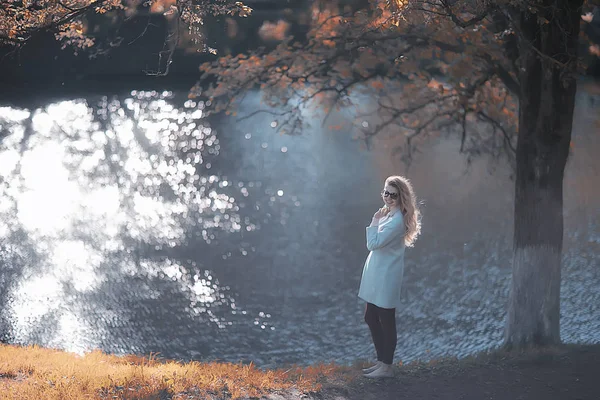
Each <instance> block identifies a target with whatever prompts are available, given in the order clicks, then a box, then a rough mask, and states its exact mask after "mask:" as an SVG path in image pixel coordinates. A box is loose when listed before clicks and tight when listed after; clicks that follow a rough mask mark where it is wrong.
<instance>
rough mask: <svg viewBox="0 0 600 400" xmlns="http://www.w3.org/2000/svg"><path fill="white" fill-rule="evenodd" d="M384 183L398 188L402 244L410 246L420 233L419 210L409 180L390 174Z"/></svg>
mask: <svg viewBox="0 0 600 400" xmlns="http://www.w3.org/2000/svg"><path fill="white" fill-rule="evenodd" d="M385 184H386V185H389V186H391V187H393V188H396V190H398V193H400V196H398V208H399V209H400V211H401V212H402V216H403V218H404V228H405V234H404V244H405V246H407V247H412V246H413V245H414V243H415V241H416V240H417V236H419V234H420V233H421V212H420V211H419V204H418V202H417V196H415V192H414V190H413V187H412V185H411V183H410V181H409V180H408V179H407V178H405V177H404V176H399V175H396V176H390V177H388V178H387V179H386V180H385Z"/></svg>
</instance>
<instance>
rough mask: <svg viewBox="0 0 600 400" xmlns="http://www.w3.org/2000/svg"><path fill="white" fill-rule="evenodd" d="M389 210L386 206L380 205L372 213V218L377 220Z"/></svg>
mask: <svg viewBox="0 0 600 400" xmlns="http://www.w3.org/2000/svg"><path fill="white" fill-rule="evenodd" d="M389 212H390V209H389V208H387V207H381V208H380V209H379V210H377V212H376V213H375V214H374V215H373V220H377V221H378V222H379V220H380V219H381V218H383V217H385V216H386V215H388V213H389Z"/></svg>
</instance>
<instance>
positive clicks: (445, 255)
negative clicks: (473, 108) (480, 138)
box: [0, 90, 600, 367]
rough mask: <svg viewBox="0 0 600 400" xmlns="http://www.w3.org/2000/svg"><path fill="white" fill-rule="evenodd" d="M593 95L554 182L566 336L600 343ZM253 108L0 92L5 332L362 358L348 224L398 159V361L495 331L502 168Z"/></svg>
mask: <svg viewBox="0 0 600 400" xmlns="http://www.w3.org/2000/svg"><path fill="white" fill-rule="evenodd" d="M595 98H596V103H595V104H596V105H594V104H592V103H591V100H592V99H593V96H592V95H590V94H589V93H581V94H580V96H579V100H578V107H577V114H576V119H575V130H574V139H573V142H574V147H573V154H572V158H571V159H570V161H569V165H568V170H567V177H566V181H565V202H566V205H565V247H564V263H563V284H562V292H561V296H562V303H561V307H562V309H561V313H562V328H561V335H562V338H563V340H564V341H567V342H579V343H597V342H599V341H600V269H599V260H600V217H599V215H600V213H599V211H600V210H599V209H600V185H598V182H599V178H598V177H599V176H600V163H599V162H598V161H597V154H598V153H599V152H600V136H599V135H598V133H597V131H598V127H597V125H594V120H595V118H596V115H597V114H598V110H599V108H598V105H597V104H598V96H597V95H595ZM253 102H254V103H253ZM253 104H254V105H255V106H256V105H257V104H258V99H256V98H255V99H254V100H253V99H250V100H249V104H248V105H247V107H248V110H250V109H251V106H252V105H253ZM243 111H244V110H242V112H243ZM270 124H271V120H269V119H268V118H267V117H257V118H254V119H252V120H246V121H243V122H236V121H235V119H233V118H225V117H223V118H221V119H219V120H215V121H213V123H212V124H211V125H210V126H209V125H208V123H207V122H206V120H205V119H204V104H203V103H197V102H193V101H189V100H187V99H186V93H170V92H164V93H163V92H154V91H140V90H133V91H131V93H128V94H126V95H115V96H111V97H102V96H92V95H91V96H88V97H87V98H73V99H69V100H64V101H54V102H48V104H46V105H45V106H44V107H40V108H33V109H24V108H15V107H11V106H0V126H1V132H2V141H1V143H0V176H1V181H0V196H1V197H2V203H1V204H0V250H1V251H0V263H1V265H2V271H3V272H2V275H1V276H0V285H1V286H0V293H2V295H1V296H2V297H1V298H0V300H1V301H2V303H3V306H2V315H1V319H0V324H2V326H3V330H4V332H5V340H7V341H9V342H11V343H20V344H32V343H37V344H40V345H43V346H50V347H57V348H61V349H66V350H69V351H74V352H79V353H82V352H86V351H89V350H92V349H96V348H99V349H102V350H104V351H107V352H112V353H116V354H126V353H137V354H149V353H150V352H154V353H156V352H159V353H160V355H161V356H163V357H168V358H177V359H186V360H188V359H196V360H214V359H218V360H224V361H232V362H237V361H244V362H249V361H252V362H254V363H255V364H257V365H259V366H264V367H272V366H278V365H284V364H289V363H298V364H310V363H315V362H321V361H323V362H330V361H336V362H340V363H351V362H353V361H354V360H356V359H357V358H372V356H373V349H372V345H371V342H370V337H369V333H368V329H367V327H366V325H365V324H364V322H363V319H362V318H363V317H362V315H363V309H364V304H363V303H362V301H360V300H359V299H358V298H357V296H356V293H357V290H358V285H359V280H360V275H361V272H362V265H363V261H364V259H365V257H366V255H367V250H366V248H365V245H364V241H365V238H364V227H365V225H366V224H368V223H369V221H370V217H371V215H372V214H373V212H374V211H375V210H376V209H377V207H378V206H379V202H380V200H379V195H378V193H379V190H380V188H381V185H382V181H383V179H384V178H385V177H386V176H387V175H390V174H395V173H407V174H408V176H409V177H410V178H411V179H412V180H413V182H414V185H415V189H416V191H417V194H418V195H419V197H420V199H421V200H423V202H424V205H423V214H424V218H423V235H422V237H421V238H420V239H419V240H418V242H417V244H416V247H415V248H414V249H410V250H408V251H407V255H406V273H405V282H404V285H403V291H404V292H403V293H404V295H403V297H404V302H405V306H403V307H402V308H400V309H398V312H397V321H398V347H397V353H396V354H397V360H403V361H411V360H414V359H429V358H432V357H437V356H442V355H456V356H466V355H468V354H471V353H473V352H477V351H481V350H485V349H488V348H490V347H493V346H496V345H498V344H500V343H501V340H502V329H503V323H504V314H505V307H506V302H507V296H508V284H509V279H510V262H511V235H512V199H513V188H512V182H511V180H510V178H509V175H510V174H509V172H508V168H506V167H505V166H503V165H502V164H494V163H493V162H491V161H490V160H487V159H485V158H482V159H479V160H476V161H475V162H474V163H473V164H472V165H471V166H470V167H469V168H467V165H466V162H465V160H464V157H463V156H461V155H460V154H458V151H457V150H458V143H456V142H454V141H452V140H442V141H439V142H436V143H431V144H430V145H428V146H426V148H423V149H422V150H423V152H422V154H420V155H419V156H418V157H417V159H416V160H415V162H414V164H413V165H411V167H410V169H409V170H408V171H406V170H405V167H404V166H403V165H402V164H401V163H400V162H399V161H397V160H396V159H395V158H393V157H392V156H391V148H392V147H393V143H389V142H387V143H383V142H381V143H379V144H378V145H376V146H375V148H374V149H371V150H365V149H363V148H361V146H360V143H359V142H356V141H353V140H352V139H351V137H350V135H349V134H348V133H346V132H341V131H331V130H328V129H327V128H321V127H320V125H319V123H318V122H317V123H315V124H314V126H313V127H312V128H309V129H307V130H306V131H305V132H304V134H303V135H301V136H284V135H279V134H277V133H275V131H274V130H273V129H272V127H271V125H270Z"/></svg>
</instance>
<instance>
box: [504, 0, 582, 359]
mask: <svg viewBox="0 0 600 400" xmlns="http://www.w3.org/2000/svg"><path fill="white" fill-rule="evenodd" d="M539 3H542V2H539ZM539 3H536V4H539ZM581 3H582V1H581V0H578V1H566V0H555V1H545V2H544V4H543V6H545V7H544V10H543V14H541V15H540V13H537V14H535V13H532V12H529V11H521V12H520V13H519V21H518V25H519V26H518V35H519V56H520V58H519V69H520V71H519V80H520V85H521V93H520V102H519V103H520V104H519V136H518V142H517V173H516V183H515V184H516V187H515V210H514V238H513V266H512V267H513V270H512V282H511V287H510V297H509V303H508V314H507V320H506V327H505V337H504V342H505V346H506V347H508V348H524V347H532V346H543V345H552V344H557V343H560V283H561V258H562V243H563V176H564V170H565V165H566V162H567V157H568V154H569V146H570V142H571V129H572V123H573V111H574V107H575V94H576V76H575V71H576V64H577V43H578V35H579V24H580V6H581Z"/></svg>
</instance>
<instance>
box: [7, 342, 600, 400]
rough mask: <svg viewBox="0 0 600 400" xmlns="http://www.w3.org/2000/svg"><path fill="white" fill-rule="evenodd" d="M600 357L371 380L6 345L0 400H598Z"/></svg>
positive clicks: (556, 357)
mask: <svg viewBox="0 0 600 400" xmlns="http://www.w3.org/2000/svg"><path fill="white" fill-rule="evenodd" d="M597 360H600V345H592V346H575V345H568V346H561V347H556V348H551V349H543V350H532V351H528V352H511V353H507V352H503V351H493V352H489V353H482V354H478V355H475V356H472V357H468V358H464V359H460V360H457V359H453V358H445V359H440V360H434V361H429V362H413V363H410V364H407V365H397V366H396V377H395V378H394V379H391V380H385V381H375V382H373V381H369V380H366V379H364V378H362V377H361V374H360V367H361V366H363V363H362V362H357V363H356V365H354V366H352V367H342V366H336V365H333V364H332V365H317V366H312V367H306V368H287V369H281V370H269V371H263V370H261V369H258V368H256V367H254V366H253V365H242V364H228V363H199V362H190V363H182V362H171V361H160V360H157V359H155V358H152V357H150V358H141V357H136V356H126V357H117V356H113V355H107V354H103V353H101V352H98V351H97V352H92V353H88V354H86V355H84V356H78V355H76V354H72V353H67V352H63V351H58V350H52V349H45V348H40V347H36V346H33V347H20V346H11V345H0V399H19V400H39V399H44V400H52V399H61V400H66V399H147V400H149V399H157V400H158V399H161V400H163V399H203V400H206V399H239V398H270V399H290V400H296V399H301V398H302V399H315V400H316V399H321V400H323V399H325V400H330V399H331V400H333V399H336V400H368V399H371V398H372V399H381V398H386V399H388V398H390V399H404V398H406V399H416V398H423V399H425V398H443V399H446V398H447V399H473V400H475V399H477V400H480V399H483V398H486V399H510V400H514V399H517V398H520V399H536V400H537V399H541V398H544V399H545V400H553V399H560V400H563V399H566V398H570V399H580V400H587V399H590V400H591V399H594V400H597V399H599V398H600V386H598V385H597V384H596V383H597V379H598V378H597V377H598V376H600V362H599V361H597ZM482 396H483V397H482ZM565 396H566V397H565ZM573 396H575V397H573Z"/></svg>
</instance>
